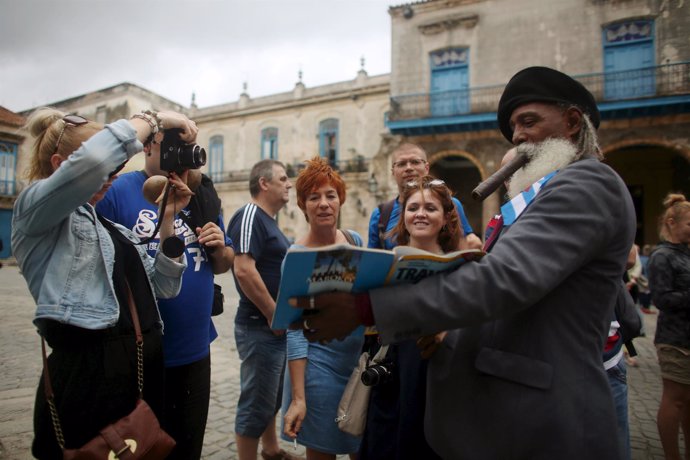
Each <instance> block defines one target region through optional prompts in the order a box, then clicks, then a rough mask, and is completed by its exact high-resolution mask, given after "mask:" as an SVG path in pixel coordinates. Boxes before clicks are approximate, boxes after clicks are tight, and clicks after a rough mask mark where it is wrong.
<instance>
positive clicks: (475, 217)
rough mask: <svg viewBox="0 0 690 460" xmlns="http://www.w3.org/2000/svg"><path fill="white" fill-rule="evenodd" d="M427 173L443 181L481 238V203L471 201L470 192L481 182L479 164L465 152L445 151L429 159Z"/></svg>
mask: <svg viewBox="0 0 690 460" xmlns="http://www.w3.org/2000/svg"><path fill="white" fill-rule="evenodd" d="M429 164H430V168H429V173H430V174H431V175H432V176H434V177H438V178H439V179H442V180H443V181H445V183H446V184H447V185H448V187H449V188H450V189H451V190H452V191H453V193H454V195H455V197H456V198H457V199H459V200H460V201H461V202H462V207H463V209H464V210H465V215H466V216H467V220H468V221H469V222H470V225H471V226H472V229H473V230H474V231H475V233H476V234H477V235H478V236H479V237H480V238H481V237H482V234H483V231H484V222H483V221H482V203H481V202H479V201H475V200H473V199H472V198H471V197H472V190H473V189H474V188H475V187H476V186H477V184H478V183H480V182H481V181H482V177H483V174H482V171H481V167H482V166H481V164H480V163H479V161H478V160H477V159H476V158H475V157H474V156H472V155H470V154H468V153H466V152H459V151H446V152H439V153H436V154H434V155H432V156H430V157H429Z"/></svg>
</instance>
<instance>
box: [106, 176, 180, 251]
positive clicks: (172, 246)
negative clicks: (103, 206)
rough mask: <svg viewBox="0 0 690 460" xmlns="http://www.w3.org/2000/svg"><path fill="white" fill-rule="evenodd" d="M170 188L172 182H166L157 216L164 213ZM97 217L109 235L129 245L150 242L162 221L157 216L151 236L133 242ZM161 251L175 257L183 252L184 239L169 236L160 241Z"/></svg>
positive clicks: (107, 222)
mask: <svg viewBox="0 0 690 460" xmlns="http://www.w3.org/2000/svg"><path fill="white" fill-rule="evenodd" d="M172 188H173V186H172V184H170V182H168V184H167V185H166V186H165V192H164V193H163V198H162V200H161V206H160V212H159V216H163V214H164V213H165V207H166V206H167V205H168V196H169V194H170V189H172ZM98 219H99V220H100V221H101V223H102V224H103V226H104V227H106V228H108V229H109V230H110V231H111V232H110V233H111V235H114V236H115V237H116V238H117V239H118V240H120V241H121V242H123V243H125V244H129V245H140V244H147V243H148V242H150V241H151V240H152V239H154V238H155V237H156V235H157V234H158V232H159V231H160V228H161V223H162V221H163V218H162V217H159V219H158V222H157V223H156V228H154V229H153V232H152V233H151V236H150V237H148V238H145V239H143V240H141V241H139V242H138V243H135V242H133V241H131V240H130V239H128V238H127V237H125V236H124V235H123V234H122V233H120V231H119V230H117V228H115V227H114V226H113V224H112V223H111V222H110V221H109V220H108V219H106V218H104V217H103V216H101V215H100V214H99V215H98ZM161 251H162V252H163V254H165V255H166V256H167V257H170V258H171V259H176V258H178V257H180V256H181V255H182V254H183V253H184V241H182V240H181V239H180V238H178V237H177V236H175V235H173V236H169V237H168V238H166V239H165V240H164V241H163V242H162V243H161Z"/></svg>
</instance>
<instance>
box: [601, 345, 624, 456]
mask: <svg viewBox="0 0 690 460" xmlns="http://www.w3.org/2000/svg"><path fill="white" fill-rule="evenodd" d="M606 374H607V375H608V377H609V385H610V386H611V393H612V394H613V403H614V405H615V407H616V420H617V425H618V431H617V433H618V439H619V442H620V445H621V448H622V449H623V457H622V458H623V459H625V460H630V427H629V422H628V379H627V370H626V368H625V359H623V358H621V360H620V361H619V362H618V364H616V365H615V366H613V367H612V368H611V369H609V370H607V371H606Z"/></svg>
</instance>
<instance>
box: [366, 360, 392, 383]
mask: <svg viewBox="0 0 690 460" xmlns="http://www.w3.org/2000/svg"><path fill="white" fill-rule="evenodd" d="M393 369H394V364H393V361H390V360H384V361H381V362H379V363H376V364H372V365H370V366H367V368H366V369H364V371H363V372H362V377H361V378H362V383H363V384H365V385H366V386H368V387H373V386H376V385H380V384H382V383H386V382H388V381H390V379H391V378H392V376H393Z"/></svg>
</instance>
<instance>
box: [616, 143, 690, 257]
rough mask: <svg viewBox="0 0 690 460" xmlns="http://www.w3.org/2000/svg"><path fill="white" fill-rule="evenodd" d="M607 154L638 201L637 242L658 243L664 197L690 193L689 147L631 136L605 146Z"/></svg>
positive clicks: (635, 200) (689, 194)
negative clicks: (658, 225) (615, 143)
mask: <svg viewBox="0 0 690 460" xmlns="http://www.w3.org/2000/svg"><path fill="white" fill-rule="evenodd" d="M604 155H605V159H604V162H605V163H607V164H609V165H610V166H611V167H612V168H613V169H615V170H616V172H618V174H620V176H621V177H622V178H623V181H625V183H626V185H627V186H628V190H630V195H631V196H632V199H633V203H634V204H635V211H636V214H637V235H636V237H635V242H636V243H637V244H638V245H640V246H642V245H644V244H656V243H658V241H659V235H658V231H657V221H658V219H659V215H660V214H661V211H662V205H661V202H662V200H663V198H664V197H665V196H666V194H667V193H669V192H672V191H677V192H681V193H684V194H685V196H686V197H690V162H689V159H690V151H688V149H687V148H683V147H679V146H678V145H677V144H672V145H666V144H663V143H659V142H645V141H641V140H637V141H636V140H631V141H626V142H624V143H620V144H617V145H613V146H610V147H608V148H606V149H605V150H604Z"/></svg>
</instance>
